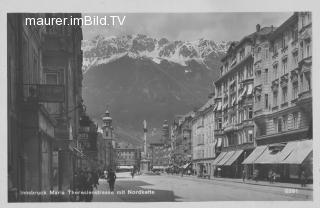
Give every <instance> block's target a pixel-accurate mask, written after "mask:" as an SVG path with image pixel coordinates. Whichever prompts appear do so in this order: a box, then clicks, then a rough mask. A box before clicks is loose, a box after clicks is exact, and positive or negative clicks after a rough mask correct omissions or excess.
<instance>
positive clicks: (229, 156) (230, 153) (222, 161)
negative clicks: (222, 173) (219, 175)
mask: <svg viewBox="0 0 320 208" xmlns="http://www.w3.org/2000/svg"><path fill="white" fill-rule="evenodd" d="M234 153H235V151H230V152H227V154H226V155H225V156H224V157H223V158H222V160H220V161H219V163H218V164H217V165H218V166H223V165H224V164H225V163H226V162H227V161H228V160H229V159H230V158H231V157H232V155H233V154H234Z"/></svg>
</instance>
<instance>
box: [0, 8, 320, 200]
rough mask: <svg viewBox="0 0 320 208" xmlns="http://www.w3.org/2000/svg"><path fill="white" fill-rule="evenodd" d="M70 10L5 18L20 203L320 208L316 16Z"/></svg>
mask: <svg viewBox="0 0 320 208" xmlns="http://www.w3.org/2000/svg"><path fill="white" fill-rule="evenodd" d="M87 3H88V4H89V2H87ZM43 11H47V10H43ZM66 11H68V10H65V9H63V8H61V9H60V11H59V10H58V11H57V10H54V11H53V12H42V11H40V10H39V12H34V11H25V12H21V11H20V10H17V11H7V12H6V13H5V15H4V16H2V17H1V18H2V19H3V18H4V19H5V25H6V26H5V28H2V30H4V33H5V35H6V41H7V42H6V43H2V45H3V44H4V45H5V44H6V45H7V48H6V54H5V56H4V57H5V59H3V60H5V61H6V68H5V71H6V78H5V79H6V84H5V86H4V88H3V89H6V90H5V91H4V90H3V91H4V92H3V95H4V96H7V100H6V103H7V107H6V108H4V106H3V107H2V108H4V109H3V111H4V112H6V114H5V115H6V118H7V119H6V121H4V122H6V123H7V126H6V129H5V131H6V132H7V133H6V139H5V138H3V140H6V143H5V148H6V152H4V155H5V158H6V159H5V161H4V162H3V166H2V167H3V168H4V167H5V168H6V171H5V172H6V177H5V183H4V184H2V186H4V187H5V188H6V190H7V191H6V192H7V193H6V194H7V196H6V197H5V200H6V202H7V203H8V204H9V205H14V204H20V203H27V204H29V203H34V202H38V203H39V202H40V203H55V204H56V205H57V206H59V204H63V203H64V202H68V203H86V204H87V205H88V202H91V203H95V202H100V203H99V204H101V203H103V204H105V203H106V204H105V206H109V205H108V202H126V203H128V205H129V206H130V204H131V203H132V202H135V203H137V202H138V203H140V202H145V203H147V202H176V203H178V202H225V201H228V202H246V201H252V202H259V201H260V202H262V201H264V202H265V201H266V202H276V201H283V202H288V201H299V203H300V202H304V203H307V202H313V201H314V200H315V198H314V197H315V195H314V190H317V189H318V187H319V184H318V183H319V181H318V179H315V182H316V183H314V178H316V177H317V176H318V175H317V174H318V172H319V166H318V164H314V162H313V152H314V146H315V144H316V143H317V142H318V141H315V142H314V141H313V137H314V134H313V130H314V128H313V127H316V126H317V124H316V123H314V122H313V115H314V111H313V106H315V108H317V106H316V105H313V95H314V91H315V90H317V89H315V90H314V88H315V85H314V83H313V82H317V78H314V75H313V64H312V63H313V53H314V52H313V47H314V46H313V38H314V36H313V25H314V16H315V14H314V13H315V12H313V11H312V10H303V9H301V10H288V11H269V10H266V11H254V10H252V11H250V10H249V11H246V12H243V11H241V12H239V11H236V10H235V11H229V12H226V11H221V12H219V11H213V12H192V11H190V12H171V10H170V11H169V10H168V11H167V12H149V11H147V10H146V11H145V12H124V11H121V12H117V11H115V12H109V11H110V9H109V10H108V12H96V11H90V10H85V11H83V10H79V11H78V12H76V10H72V12H66ZM316 24H318V23H316ZM316 38H319V37H316ZM317 42H318V41H317ZM318 55H319V54H318ZM2 145H3V144H2ZM317 157H319V156H318V155H317ZM317 161H318V160H317ZM315 171H316V172H317V173H315ZM317 192H318V191H317ZM160 204H161V203H160ZM178 204H179V203H178ZM302 204H303V203H302ZM68 205H70V204H68ZM145 205H146V206H148V204H145ZM150 205H151V204H150ZM71 206H72V205H71ZM76 206H77V205H76ZM124 206H127V205H124ZM211 206H213V205H211ZM239 206H240V205H239ZM251 206H252V205H251Z"/></svg>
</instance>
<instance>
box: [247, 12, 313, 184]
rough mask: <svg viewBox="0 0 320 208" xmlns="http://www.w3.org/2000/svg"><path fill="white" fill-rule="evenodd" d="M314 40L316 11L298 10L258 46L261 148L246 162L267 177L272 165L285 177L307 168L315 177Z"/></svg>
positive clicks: (257, 104) (258, 135) (256, 113)
mask: <svg viewBox="0 0 320 208" xmlns="http://www.w3.org/2000/svg"><path fill="white" fill-rule="evenodd" d="M311 40H312V38H311V13H310V12H299V13H298V12H296V13H294V14H293V15H292V16H291V17H290V18H289V19H288V20H286V21H285V22H284V23H283V24H282V25H280V26H279V27H278V28H277V29H276V30H274V31H273V32H272V34H271V35H270V36H269V37H268V38H267V39H263V40H261V41H257V42H256V44H255V47H254V74H255V77H254V94H255V99H254V121H255V124H256V143H257V145H258V148H257V149H256V150H255V152H253V153H252V157H251V158H250V159H248V160H247V161H245V163H246V164H254V165H255V166H256V168H257V169H260V172H261V173H262V174H261V175H260V176H259V177H261V178H266V177H267V174H268V172H269V171H270V170H271V169H272V170H274V171H275V172H277V174H278V175H279V177H280V179H284V180H286V179H298V178H299V174H300V172H301V169H304V170H305V171H306V172H307V175H308V176H309V177H310V178H311V177H312V162H311V157H312V154H311V152H312V140H310V139H312V93H311V92H312V85H311V68H312V50H311ZM308 139H309V140H308ZM298 151H300V152H298ZM259 153H260V154H261V156H260V157H257V156H256V155H258V154H259ZM270 155H272V157H271V156H270ZM290 156H291V157H295V159H294V160H293V159H292V158H291V159H290ZM287 157H288V158H287Z"/></svg>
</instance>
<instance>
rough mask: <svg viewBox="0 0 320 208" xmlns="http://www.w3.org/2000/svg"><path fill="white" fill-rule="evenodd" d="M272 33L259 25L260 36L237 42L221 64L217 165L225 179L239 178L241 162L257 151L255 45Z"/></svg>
mask: <svg viewBox="0 0 320 208" xmlns="http://www.w3.org/2000/svg"><path fill="white" fill-rule="evenodd" d="M272 29H273V28H272V27H264V28H260V25H257V26H256V32H254V33H252V34H250V35H248V36H246V37H244V38H243V39H242V40H241V41H240V42H233V43H232V44H231V46H230V47H229V49H228V51H227V54H226V55H225V56H224V57H223V58H222V60H221V61H222V66H221V68H220V77H219V78H218V80H216V81H215V86H216V88H215V89H216V92H215V102H216V107H215V109H214V110H215V112H216V115H215V124H216V125H215V137H216V138H217V139H218V143H217V152H219V151H221V153H220V155H219V156H218V157H217V158H216V159H215V161H214V162H213V165H214V166H216V167H218V168H219V170H221V171H222V176H228V177H239V176H240V174H241V171H242V166H241V162H242V161H243V160H244V158H245V157H247V156H248V155H249V154H250V153H251V151H252V150H253V148H254V122H253V82H254V81H253V80H254V72H253V63H254V56H253V49H254V46H255V42H256V41H257V40H260V39H264V38H266V37H267V36H268V34H269V33H270V32H271V31H272ZM251 171H252V170H248V172H251ZM219 174H220V173H219Z"/></svg>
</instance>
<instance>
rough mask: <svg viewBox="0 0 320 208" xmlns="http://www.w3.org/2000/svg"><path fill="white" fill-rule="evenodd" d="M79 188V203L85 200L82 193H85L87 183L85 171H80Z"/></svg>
mask: <svg viewBox="0 0 320 208" xmlns="http://www.w3.org/2000/svg"><path fill="white" fill-rule="evenodd" d="M78 180H79V183H78V187H79V201H80V202H81V201H83V200H84V198H85V197H84V194H83V193H82V192H84V191H85V183H86V177H85V173H84V171H83V170H80V172H79V176H78Z"/></svg>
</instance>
